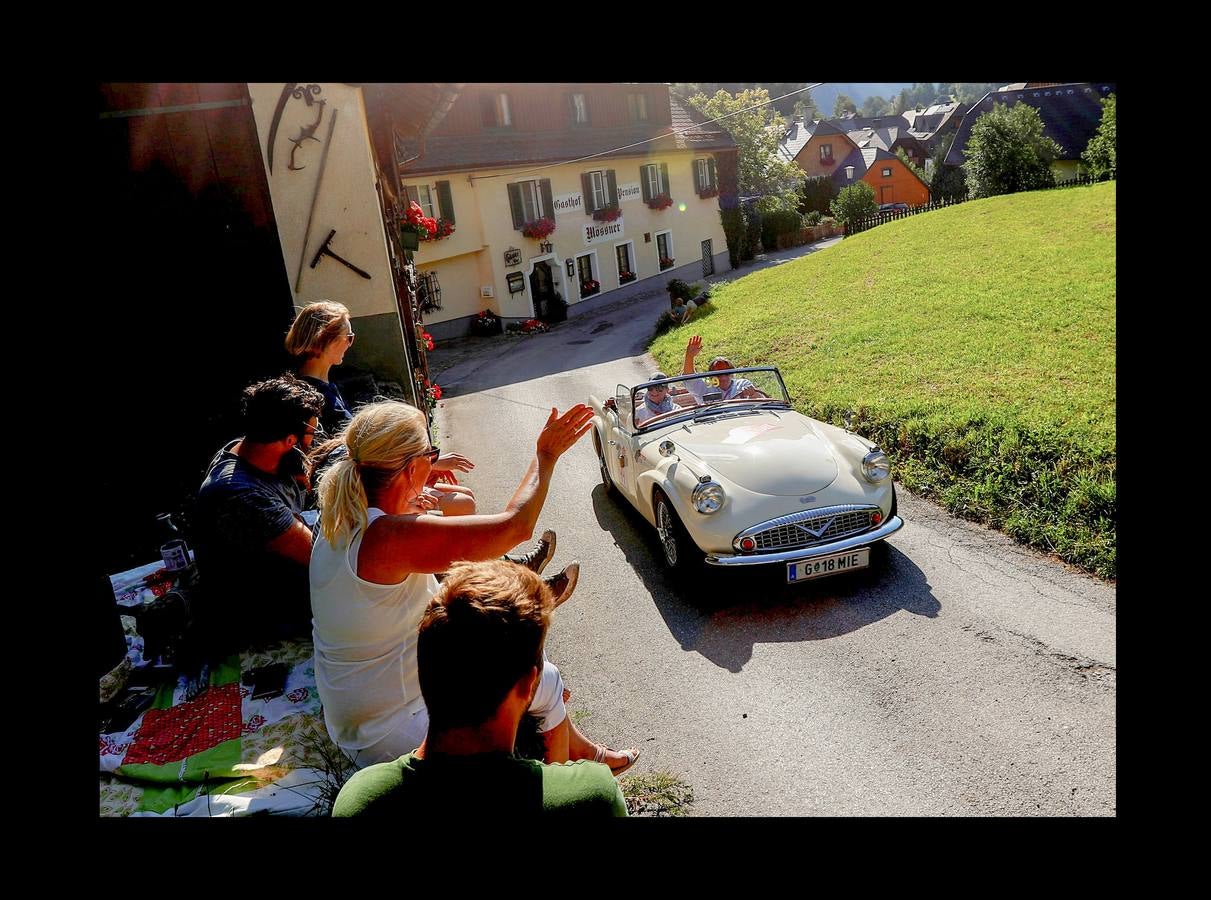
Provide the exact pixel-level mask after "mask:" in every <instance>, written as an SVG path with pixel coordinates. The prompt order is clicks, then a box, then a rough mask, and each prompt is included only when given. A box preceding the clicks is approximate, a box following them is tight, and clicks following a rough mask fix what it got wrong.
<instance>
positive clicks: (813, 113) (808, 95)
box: [791, 91, 820, 122]
mask: <svg viewBox="0 0 1211 900" xmlns="http://www.w3.org/2000/svg"><path fill="white" fill-rule="evenodd" d="M791 117H792V118H795V119H800V120H802V121H804V122H811V121H814V120H815V119H818V118H820V110H818V109H816V101H815V100H813V99H812V92H811V91H804V92H803V93H802V94H800V95H799V99H798V100H796V101H795V105H794V106H793V107H792V108H791Z"/></svg>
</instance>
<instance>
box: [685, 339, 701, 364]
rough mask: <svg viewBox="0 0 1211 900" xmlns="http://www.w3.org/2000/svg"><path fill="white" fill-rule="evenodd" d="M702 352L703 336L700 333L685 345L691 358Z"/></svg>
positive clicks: (686, 353) (686, 352) (687, 355)
mask: <svg viewBox="0 0 1211 900" xmlns="http://www.w3.org/2000/svg"><path fill="white" fill-rule="evenodd" d="M701 352H702V338H701V336H699V335H694V336H693V337H692V338H690V342H689V343H688V344H686V345H685V355H686V357H687V358H689V359H693V358H694V357H695V356H697V355H698V354H699V353H701Z"/></svg>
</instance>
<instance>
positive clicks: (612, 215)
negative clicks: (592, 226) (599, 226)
mask: <svg viewBox="0 0 1211 900" xmlns="http://www.w3.org/2000/svg"><path fill="white" fill-rule="evenodd" d="M621 216H622V209H621V208H620V207H617V206H608V207H606V208H605V209H599V210H595V211H594V213H593V218H594V219H596V220H597V221H598V222H613V221H614V220H615V219H618V218H620V217H621Z"/></svg>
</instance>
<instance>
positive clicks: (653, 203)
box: [648, 194, 673, 210]
mask: <svg viewBox="0 0 1211 900" xmlns="http://www.w3.org/2000/svg"><path fill="white" fill-rule="evenodd" d="M672 205H673V198H672V197H670V196H669V195H668V194H657V195H656V196H655V197H653V198H652V199H651V200H649V201H648V208H649V209H657V210H659V209H668V208H669V207H670V206H672Z"/></svg>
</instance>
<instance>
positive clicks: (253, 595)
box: [193, 441, 311, 646]
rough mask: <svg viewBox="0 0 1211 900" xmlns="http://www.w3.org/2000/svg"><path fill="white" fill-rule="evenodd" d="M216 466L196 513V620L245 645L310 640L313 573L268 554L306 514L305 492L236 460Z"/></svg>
mask: <svg viewBox="0 0 1211 900" xmlns="http://www.w3.org/2000/svg"><path fill="white" fill-rule="evenodd" d="M236 443H237V441H232V442H231V443H230V444H228V445H227V446H226V447H224V448H223V449H222V450H220V451H219V453H218V454H217V455H216V456H215V458H214V459H213V460H212V461H211V463H210V468H209V470H208V471H207V473H206V478H205V479H204V480H203V481H202V487H201V488H200V489H199V490H198V501H197V506H196V507H195V512H194V535H193V536H194V544H195V547H194V549H195V552H196V554H197V562H198V576H199V581H200V586H201V595H200V598H199V604H198V608H197V610H196V616H197V618H198V619H199V625H201V626H202V627H204V628H205V630H206V632H207V633H208V634H211V635H212V637H213V638H214V639H215V640H220V639H221V640H222V642H223V643H226V644H231V645H233V646H234V645H237V644H238V645H246V644H247V643H252V642H256V641H261V640H273V639H275V638H278V637H287V636H296V635H303V634H308V633H310V622H311V596H310V587H309V583H308V576H307V567H306V566H300V565H299V564H298V563H296V562H293V561H291V560H288V559H286V558H285V557H282V556H279V555H278V554H276V553H273V552H271V551H269V550H268V549H266V548H267V545H268V544H269V543H270V542H271V541H273V540H274V539H275V538H277V537H279V536H281V535H282V534H284V533H285V532H286V530H287V529H288V528H290V527H292V526H293V524H294V522H295V521H296V519H297V518H299V517H298V513H299V512H301V511H302V509H303V489H302V487H300V486H299V484H298V482H296V481H295V480H294V479H293V478H291V477H289V476H286V475H268V474H266V473H264V472H262V471H260V470H259V469H256V468H254V467H253V466H250V465H249V464H248V463H246V462H245V461H244V460H242V459H240V458H239V457H238V456H236V455H235V454H234V453H232V452H231V448H232V447H234V446H235V445H236Z"/></svg>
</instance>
